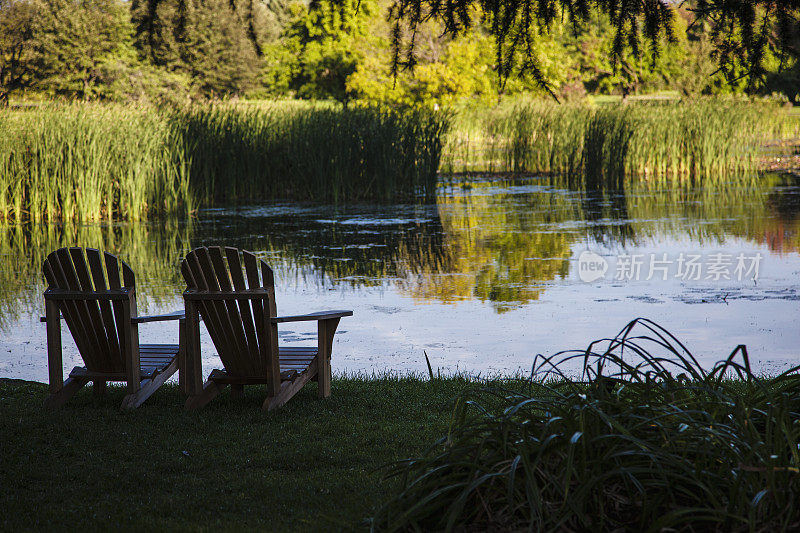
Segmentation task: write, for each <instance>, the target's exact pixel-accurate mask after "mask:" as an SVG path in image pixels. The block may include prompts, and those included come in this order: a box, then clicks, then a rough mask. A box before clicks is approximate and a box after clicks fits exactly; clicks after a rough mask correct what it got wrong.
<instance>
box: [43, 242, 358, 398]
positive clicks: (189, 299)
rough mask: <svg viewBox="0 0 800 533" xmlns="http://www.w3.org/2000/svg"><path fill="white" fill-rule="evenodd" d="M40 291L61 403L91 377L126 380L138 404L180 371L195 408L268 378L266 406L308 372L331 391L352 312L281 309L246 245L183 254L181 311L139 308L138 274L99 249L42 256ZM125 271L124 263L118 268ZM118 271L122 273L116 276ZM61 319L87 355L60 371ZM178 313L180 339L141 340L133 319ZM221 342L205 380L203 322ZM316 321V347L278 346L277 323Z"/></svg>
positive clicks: (99, 384) (53, 388) (270, 279)
mask: <svg viewBox="0 0 800 533" xmlns="http://www.w3.org/2000/svg"><path fill="white" fill-rule="evenodd" d="M43 270H44V276H45V279H46V280H47V283H48V288H47V290H46V291H45V293H44V300H45V316H44V317H42V321H44V322H46V324H47V357H48V369H49V379H50V396H49V397H48V398H47V400H46V402H45V405H46V406H48V407H52V408H55V407H58V406H60V405H62V404H63V403H64V402H66V401H67V400H68V399H69V398H70V397H72V396H73V395H74V394H75V393H76V392H77V391H78V390H80V389H81V387H83V386H84V385H86V384H87V383H89V382H90V381H91V382H92V388H93V390H94V392H95V393H96V394H102V393H103V391H104V390H105V388H106V383H107V382H109V381H111V382H114V381H122V382H126V383H127V395H126V396H125V399H124V400H123V402H122V407H123V408H129V409H130V408H135V407H138V406H140V405H141V404H142V403H143V402H144V401H145V400H146V399H147V398H149V397H150V395H152V394H153V392H155V390H156V389H157V388H158V387H159V386H161V385H162V384H163V383H164V382H165V381H166V380H167V379H169V378H170V376H172V375H173V374H174V373H175V372H176V371H177V372H179V374H178V375H179V383H180V387H181V390H183V391H184V392H185V393H186V394H187V395H188V399H187V400H186V408H187V409H193V408H199V407H202V406H204V405H205V404H207V403H208V402H209V401H211V400H212V399H213V398H214V397H215V396H217V395H218V394H219V393H220V392H222V391H223V390H224V389H225V388H226V387H227V386H228V385H230V386H231V388H232V392H233V393H234V394H236V395H241V394H242V392H243V390H244V386H245V385H255V384H266V386H267V398H266V400H265V401H264V409H265V410H272V409H275V408H277V407H280V406H282V405H283V404H285V403H286V402H287V401H288V400H289V399H290V398H291V397H292V396H294V395H295V394H296V393H297V392H298V391H299V390H300V389H301V388H302V387H303V386H304V385H305V384H306V383H307V382H308V381H309V380H312V379H314V380H316V381H318V383H319V389H318V390H319V396H320V397H328V396H329V395H330V386H331V367H330V357H331V348H332V345H333V336H334V333H335V332H336V327H337V326H338V324H339V319H341V318H342V317H345V316H351V315H352V314H353V312H352V311H328V312H320V313H311V314H307V315H297V316H286V317H278V316H277V307H276V304H275V280H274V276H273V273H272V269H271V268H270V267H269V266H268V265H267V264H266V263H264V262H263V261H259V260H258V259H257V258H256V256H255V255H253V254H252V253H250V252H246V251H243V252H240V251H239V250H237V249H236V248H220V247H208V248H206V247H201V248H197V249H195V250H192V251H191V252H189V253H188V254H187V255H186V257H185V258H184V259H183V261H182V263H181V273H182V274H183V277H184V279H185V280H186V284H187V289H186V291H185V292H184V294H183V297H184V303H185V312H183V311H181V312H176V313H171V314H167V315H157V316H141V317H140V316H137V312H136V279H135V277H134V274H133V271H132V270H131V268H130V267H129V266H128V265H127V264H126V263H125V262H124V261H121V260H119V259H118V258H116V257H115V256H113V255H111V254H108V253H101V252H100V251H98V250H95V249H85V250H84V249H83V248H61V249H59V250H56V251H55V252H53V253H51V254H50V255H49V256H48V257H47V259H46V260H45V262H44V266H43ZM120 271H121V272H120ZM120 273H121V275H120ZM61 320H63V321H65V322H66V324H67V327H68V328H69V331H70V333H71V334H72V338H73V339H74V341H75V344H76V346H77V348H78V351H79V352H80V355H81V357H82V359H83V362H84V364H85V366H84V367H75V368H74V369H73V370H72V372H70V374H69V377H68V379H67V380H66V381H64V379H63V368H62V364H63V363H62V356H61ZM166 320H177V321H178V322H179V328H178V330H179V331H178V338H179V342H178V344H139V324H145V323H148V322H158V321H166ZM201 320H202V321H203V322H204V323H205V326H206V329H207V330H208V333H209V335H210V336H211V339H212V341H213V342H214V346H215V347H216V348H217V352H218V354H219V357H220V359H221V360H222V364H223V367H224V368H223V369H218V370H214V371H213V372H211V375H210V376H209V377H208V380H207V381H206V383H205V384H203V383H202V367H201V357H200V325H199V323H200V321H201ZM296 321H316V322H317V324H318V326H317V332H318V342H317V346H316V347H299V348H281V347H279V346H278V328H277V326H278V324H279V323H282V322H296Z"/></svg>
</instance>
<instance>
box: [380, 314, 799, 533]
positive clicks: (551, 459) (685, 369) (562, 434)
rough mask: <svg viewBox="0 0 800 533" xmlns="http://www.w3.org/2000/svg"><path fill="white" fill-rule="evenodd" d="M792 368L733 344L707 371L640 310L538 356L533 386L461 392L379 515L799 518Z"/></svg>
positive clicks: (605, 523)
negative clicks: (613, 331)
mask: <svg viewBox="0 0 800 533" xmlns="http://www.w3.org/2000/svg"><path fill="white" fill-rule="evenodd" d="M573 366H578V367H579V368H581V369H582V371H581V372H580V373H578V374H577V375H575V373H573V372H570V370H569V369H570V368H571V367H573ZM797 371H798V368H793V369H791V370H789V371H786V372H784V373H783V374H780V375H779V376H776V377H771V378H764V377H759V376H756V375H755V374H754V373H753V372H752V370H751V368H750V362H749V359H748V355H747V350H746V348H744V347H743V346H739V347H737V348H736V349H735V350H734V351H733V353H731V355H730V357H729V358H727V359H726V360H724V361H721V362H720V363H718V364H717V365H716V366H715V367H714V368H712V369H710V370H706V369H703V368H702V367H701V366H700V365H699V364H698V363H697V361H696V359H695V358H694V357H693V356H692V354H691V353H689V351H688V350H687V349H686V348H685V347H684V346H683V345H682V344H681V343H680V342H679V341H678V340H677V339H676V338H675V337H673V336H672V335H670V334H669V333H668V332H666V331H665V330H663V329H662V328H660V327H659V326H657V325H655V324H654V323H652V322H650V321H647V320H643V319H637V320H634V321H633V322H631V323H630V324H628V326H626V327H625V328H624V329H623V330H622V331H621V332H620V334H619V335H618V336H617V337H615V338H613V339H609V340H607V341H604V342H600V341H598V342H596V343H592V345H590V346H589V347H588V348H587V349H586V350H578V351H573V352H562V353H560V354H556V355H555V356H553V357H550V358H540V359H538V361H537V362H536V363H534V375H535V376H538V377H534V378H532V379H531V380H529V382H528V384H527V386H523V387H520V383H519V382H516V383H513V384H512V383H510V384H508V385H507V386H504V385H503V384H494V385H492V386H487V387H486V388H484V389H483V390H482V391H480V392H477V393H475V392H468V393H466V394H465V395H463V396H462V397H461V399H460V400H459V401H458V403H457V406H456V408H455V411H454V413H453V419H452V422H451V427H450V429H449V431H448V433H447V435H446V436H445V437H443V438H442V439H441V440H439V441H438V442H437V443H436V444H435V445H434V446H432V447H431V448H430V449H429V450H428V452H427V453H425V454H424V455H422V456H421V457H418V458H416V459H410V460H407V461H403V462H401V463H398V464H397V465H395V467H394V472H393V473H394V474H395V475H397V476H399V477H400V479H401V489H400V490H399V491H398V493H397V495H396V496H394V497H392V498H391V499H390V500H389V501H388V503H387V504H386V505H385V506H383V507H382V508H381V509H380V510H379V512H378V513H377V515H376V516H375V518H374V521H373V526H374V528H375V529H378V530H386V531H410V530H414V531H424V530H446V531H453V530H456V531H479V530H480V531H483V530H503V531H517V530H519V531H521V530H530V531H589V530H594V531H654V532H655V531H789V530H796V529H797V528H798V526H800V512H799V511H798V507H797V506H796V501H797V498H798V494H800V476H799V475H798V472H800V451H798V450H799V449H800V448H798V445H799V444H800V393H798V390H800V389H798V386H799V385H800V375H798V372H797ZM526 389H527V390H526Z"/></svg>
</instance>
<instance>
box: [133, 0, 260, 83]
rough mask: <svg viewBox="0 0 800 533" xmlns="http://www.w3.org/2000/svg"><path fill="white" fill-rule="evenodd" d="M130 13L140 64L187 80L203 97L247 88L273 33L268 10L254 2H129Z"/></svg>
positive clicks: (153, 0) (254, 80) (209, 0)
mask: <svg viewBox="0 0 800 533" xmlns="http://www.w3.org/2000/svg"><path fill="white" fill-rule="evenodd" d="M131 14H132V19H133V23H134V25H135V28H136V46H137V48H138V49H139V50H140V52H141V54H142V57H143V59H145V60H146V61H148V62H151V63H152V64H154V65H156V66H159V67H161V68H164V69H165V70H167V71H169V72H177V73H183V74H185V75H187V76H188V77H189V78H190V80H191V84H192V86H193V88H195V89H196V90H197V91H199V92H200V93H202V94H205V95H207V96H226V95H236V94H242V93H244V92H245V91H247V90H248V89H251V88H252V87H253V86H254V85H255V83H256V78H257V75H258V73H259V71H260V69H261V62H262V55H263V54H262V47H263V46H264V44H265V43H266V42H267V41H268V40H269V38H270V37H271V36H272V37H273V38H274V35H272V34H273V33H274V32H275V27H274V26H275V21H274V20H273V19H272V18H271V16H270V12H269V10H268V8H267V6H266V5H265V4H263V3H262V2H257V1H255V0H241V1H239V2H235V1H229V0H133V2H132V4H131Z"/></svg>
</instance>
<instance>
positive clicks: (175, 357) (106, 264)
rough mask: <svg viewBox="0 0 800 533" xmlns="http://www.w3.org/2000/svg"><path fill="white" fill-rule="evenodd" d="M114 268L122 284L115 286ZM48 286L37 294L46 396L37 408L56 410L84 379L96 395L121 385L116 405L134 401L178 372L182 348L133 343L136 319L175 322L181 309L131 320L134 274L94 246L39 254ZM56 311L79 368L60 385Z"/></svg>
mask: <svg viewBox="0 0 800 533" xmlns="http://www.w3.org/2000/svg"><path fill="white" fill-rule="evenodd" d="M120 267H121V268H122V283H120ZM43 270H44V277H45V279H46V280H47V283H48V288H47V290H46V291H45V293H44V301H45V314H46V316H45V317H42V320H43V321H44V322H46V323H47V358H48V367H49V374H50V397H49V398H47V400H46V402H45V405H46V406H48V407H52V408H55V407H58V406H60V405H62V404H63V403H64V402H66V401H67V400H68V399H69V398H70V397H72V396H73V395H74V394H75V393H76V392H78V390H79V389H80V388H81V387H83V386H84V385H86V384H87V383H88V382H90V381H91V382H92V386H93V389H94V392H95V393H97V394H102V393H103V392H104V391H105V387H106V382H108V381H125V382H127V384H128V385H127V389H128V394H127V396H125V399H124V400H123V402H122V407H123V408H135V407H138V406H139V405H141V404H142V403H143V402H144V401H145V400H146V399H147V398H149V397H150V395H152V394H153V392H155V390H156V389H157V388H158V387H160V386H161V385H162V384H163V383H164V382H165V381H166V380H167V379H168V378H169V377H170V376H171V375H172V374H174V373H175V371H176V370H178V366H179V364H178V361H179V359H180V358H181V356H182V354H183V351H182V345H183V342H179V344H142V345H139V329H138V327H139V324H142V323H145V322H158V321H164V320H180V327H179V337H180V338H181V339H182V338H183V337H184V335H183V323H184V321H183V312H180V313H172V314H168V315H159V316H150V317H139V316H137V313H136V290H135V287H136V279H135V277H134V275H133V271H132V270H131V267H129V266H128V265H127V264H126V263H125V262H124V261H121V260H119V259H117V258H116V257H114V256H113V255H111V254H108V253H102V254H101V253H100V251H98V250H95V249H91V248H89V249H86V250H85V253H84V249H83V248H61V249H59V250H56V251H55V252H53V253H51V254H50V255H48V256H47V259H46V260H45V262H44V266H43ZM62 315H63V319H64V321H66V323H67V326H68V327H69V331H70V333H72V338H73V339H74V340H75V344H76V345H77V347H78V351H79V352H80V354H81V357H82V358H83V362H84V364H85V365H86V366H85V367H75V368H74V369H73V370H72V372H70V374H69V378H68V379H67V381H66V382H64V380H63V374H62V372H63V368H62V359H61V318H62Z"/></svg>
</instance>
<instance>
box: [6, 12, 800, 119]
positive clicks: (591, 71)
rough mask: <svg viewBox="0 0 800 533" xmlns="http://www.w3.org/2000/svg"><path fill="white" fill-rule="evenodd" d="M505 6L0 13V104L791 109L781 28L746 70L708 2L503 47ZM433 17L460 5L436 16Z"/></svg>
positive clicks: (796, 84) (541, 26)
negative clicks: (423, 13)
mask: <svg viewBox="0 0 800 533" xmlns="http://www.w3.org/2000/svg"><path fill="white" fill-rule="evenodd" d="M417 1H419V0H417ZM524 1H528V2H529V3H530V2H532V1H533V0H524ZM524 1H523V3H524ZM513 3H514V2H510V0H509V1H508V2H505V4H503V3H502V2H501V3H499V4H498V3H497V2H494V3H487V5H486V6H484V5H482V4H480V5H479V4H475V5H472V4H473V3H472V2H467V3H464V6H462V7H463V9H464V11H463V13H462V14H461V16H460V18H452V19H451V18H448V17H449V15H448V14H447V13H444V12H443V13H440V14H439V16H429V17H423V18H421V19H419V20H413V17H411V22H413V24H412V25H411V26H409V25H401V24H398V21H400V22H402V21H404V20H406V21H408V20H409V17H410V15H409V14H408V12H398V11H397V10H398V4H397V3H396V2H395V3H390V1H389V0H310V1H305V2H304V1H296V0H131V1H125V0H0V103H7V102H8V101H9V99H10V98H65V99H85V100H112V101H164V100H166V101H182V100H191V99H197V98H224V97H245V98H265V97H270V98H275V97H295V98H304V99H332V100H338V101H340V102H344V103H347V102H350V101H368V102H379V103H384V104H391V105H396V106H398V105H399V106H406V105H408V106H412V105H419V104H429V105H447V104H452V103H456V102H463V101H479V102H485V103H490V102H493V101H495V100H497V98H498V97H499V96H500V95H513V94H517V93H528V92H533V93H542V94H545V93H550V94H551V95H552V96H555V97H556V98H558V99H570V98H576V97H581V96H583V95H585V94H612V93H616V94H623V95H627V94H634V93H641V92H652V91H659V90H672V91H679V92H680V93H681V94H683V95H686V96H695V95H701V94H720V93H741V92H747V93H754V94H772V93H780V94H783V95H784V96H785V97H786V98H788V99H789V100H792V101H797V99H798V90H800V63H799V62H798V61H797V55H796V51H797V47H796V46H795V47H793V46H794V45H793V44H792V43H794V41H792V39H794V38H795V37H796V32H795V33H792V32H793V31H794V29H793V27H792V24H793V23H794V22H796V21H794V22H793V21H792V20H789V22H788V23H787V24H788V29H786V30H785V31H784V33H785V34H786V36H785V38H784V37H782V39H784V41H785V42H784V41H778V40H775V41H774V43H773V45H770V44H769V43H770V42H771V41H769V40H768V39H767V40H764V42H763V43H762V44H764V46H762V47H761V48H760V49H759V50H758V56H757V57H756V56H754V55H751V56H748V55H747V54H746V53H744V52H737V50H735V49H734V47H733V46H734V44H736V43H738V45H739V46H740V47H743V48H742V50H745V51H747V50H750V49H748V48H746V46H745V45H747V44H748V43H750V44H752V42H751V41H753V39H756V38H757V37H758V35H755V36H754V35H751V34H750V33H747V32H746V28H744V27H742V26H740V27H738V28H739V29H738V30H737V31H738V32H739V38H738V40H737V39H736V38H732V37H731V35H730V34H729V33H726V31H727V30H726V26H725V27H723V25H725V24H728V25H730V19H722V18H717V19H715V18H714V17H700V18H698V10H700V9H710V8H709V7H708V6H709V2H702V1H700V2H694V3H691V4H688V5H682V7H675V6H669V10H670V11H669V13H671V15H670V16H669V17H667V18H668V19H669V20H667V19H666V18H664V20H661V18H658V20H656V21H655V22H653V21H652V20H650V19H648V14H647V13H644V12H642V13H633V15H635V16H633V18H631V19H626V22H625V24H627V26H626V25H625V24H623V26H622V28H623V30H625V28H627V30H625V31H622V32H621V30H620V24H621V22H620V20H621V19H620V14H619V12H616V11H614V10H613V9H609V6H611V7H613V5H614V4H615V3H614V2H612V1H610V0H609V1H608V2H599V3H597V4H598V5H596V6H595V5H590V4H589V3H587V5H586V6H585V10H584V11H581V13H582V14H581V16H580V17H578V16H572V17H571V16H568V15H569V13H567V15H565V14H564V12H562V16H560V17H559V16H557V13H556V12H548V11H541V10H540V11H535V12H534V15H533V18H532V19H531V20H529V21H528V22H527V25H526V26H524V27H525V33H524V35H523V34H520V36H519V37H518V39H517V40H516V41H515V40H514V39H513V34H511V33H508V32H513V31H514V28H513V27H512V26H513V24H512V25H510V26H509V27H508V28H507V33H506V34H502V30H503V27H502V25H500V26H498V20H497V18H496V17H493V16H492V11H491V6H495V5H500V4H503V5H506V4H508V5H511V4H513ZM645 3H646V2H645ZM445 4H447V5H452V6H455V7H458V6H459V5H460V4H459V3H458V2H456V3H453V4H451V3H439V4H436V5H445ZM490 4H491V5H490ZM545 4H546V3H545ZM601 4H602V5H601ZM634 4H635V5H639V4H638V3H636V2H633V3H632V5H634ZM555 5H556V4H553V6H555ZM659 5H661V3H659ZM412 7H413V6H412ZM507 7H508V6H507ZM573 7H574V6H573ZM578 7H580V6H578ZM576 9H577V8H576ZM429 14H430V13H429ZM456 14H457V13H456ZM432 15H436V13H433V14H432ZM451 15H452V14H451ZM515 16H516V15H515ZM404 17H405V18H404ZM537 17H538V18H537ZM664 17H666V15H664ZM662 18H663V17H662ZM762 18H763V17H762ZM509 20H512V19H509ZM513 20H516V19H513ZM513 20H512V22H513ZM757 20H761V19H757ZM631 21H633V22H631ZM637 21H638V22H637ZM637 23H638V24H640V25H641V27H637V28H634V27H633V26H632V25H634V24H637ZM515 24H521V23H520V22H519V21H517V22H515ZM648 24H649V25H648ZM654 24H655V25H654ZM648 28H650V29H648ZM651 29H652V31H651ZM626 31H627V33H626ZM777 31H778V30H777V29H776V30H774V32H773V33H775V32H777ZM498 32H499V33H500V34H502V35H500V34H499V33H498ZM621 36H622V37H624V38H625V39H624V42H623V41H621ZM636 37H643V38H636ZM509 39H511V40H510V41H509ZM795 40H796V39H795ZM515 42H516V43H522V44H521V45H520V44H517V45H515V46H512V44H513V43H515ZM404 43H405V44H404ZM504 43H505V44H504ZM726 43H727V44H726ZM731 43H734V44H731ZM786 43H788V44H786ZM795 44H796V43H795ZM779 45H780V46H779ZM784 45H786V46H784ZM726 47H727V48H726ZM751 48H752V50H755V48H753V47H751ZM726 52H727V55H724V54H725V53H726ZM752 54H756V52H755V51H753V52H752ZM754 65H756V66H757V68H754ZM404 67H413V68H404Z"/></svg>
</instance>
